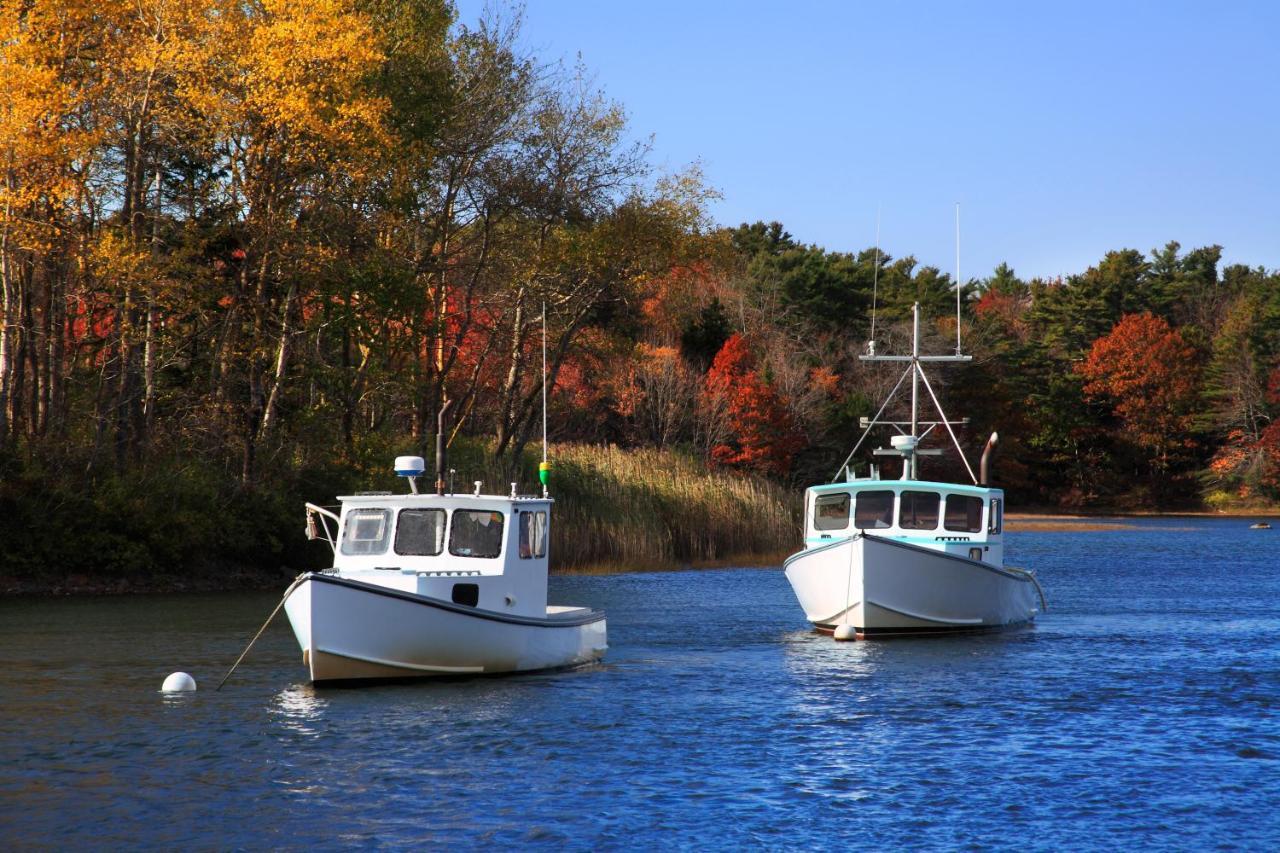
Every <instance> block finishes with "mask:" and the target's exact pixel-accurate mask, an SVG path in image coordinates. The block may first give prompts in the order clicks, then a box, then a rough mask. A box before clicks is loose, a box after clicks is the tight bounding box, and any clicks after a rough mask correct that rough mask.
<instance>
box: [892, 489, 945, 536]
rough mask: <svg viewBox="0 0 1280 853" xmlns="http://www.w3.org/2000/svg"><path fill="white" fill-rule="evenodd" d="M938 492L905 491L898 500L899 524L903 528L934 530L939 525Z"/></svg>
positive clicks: (939, 500)
mask: <svg viewBox="0 0 1280 853" xmlns="http://www.w3.org/2000/svg"><path fill="white" fill-rule="evenodd" d="M941 501H942V496H941V495H939V494H938V493H937V492H903V493H902V500H901V501H899V502H898V525H899V526H900V527H901V528H902V529H903V530H933V529H934V528H935V527H937V526H938V504H939V503H940V502H941Z"/></svg>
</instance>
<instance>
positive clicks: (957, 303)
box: [956, 202, 962, 355]
mask: <svg viewBox="0 0 1280 853" xmlns="http://www.w3.org/2000/svg"><path fill="white" fill-rule="evenodd" d="M960 287H961V282H960V202H956V355H960V353H961V352H962V350H961V349H960Z"/></svg>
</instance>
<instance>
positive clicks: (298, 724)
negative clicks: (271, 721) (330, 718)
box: [272, 684, 329, 737]
mask: <svg viewBox="0 0 1280 853" xmlns="http://www.w3.org/2000/svg"><path fill="white" fill-rule="evenodd" d="M272 704H273V707H272V712H273V713H274V714H275V716H276V717H277V718H278V719H279V720H280V723H281V725H283V726H284V727H285V728H286V729H289V730H290V731H293V732H297V733H298V734H301V735H305V736H307V737H315V736H317V735H318V734H319V733H320V732H319V728H318V726H317V724H318V723H320V722H321V721H322V720H323V719H324V713H325V710H326V709H327V708H328V707H329V700H328V699H325V698H324V697H322V696H319V695H317V694H316V690H315V688H314V687H312V686H311V685H310V684H295V685H293V686H291V687H286V688H285V689H284V690H281V691H280V692H279V693H277V694H276V695H275V700H274V702H273V703H272Z"/></svg>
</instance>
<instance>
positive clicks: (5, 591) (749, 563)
mask: <svg viewBox="0 0 1280 853" xmlns="http://www.w3.org/2000/svg"><path fill="white" fill-rule="evenodd" d="M1142 518H1234V519H1239V520H1240V521H1241V522H1244V521H1247V520H1250V519H1258V520H1265V519H1277V520H1278V521H1280V508H1271V509H1265V508H1263V509H1248V510H1245V509H1233V510H1224V511H1214V510H1201V511H1195V510H1182V511H1178V512H1130V513H1115V512H1101V511H1099V512H1075V513H1067V512H1061V511H1054V510H1044V511H1037V510H1031V511H1024V512H1010V513H1006V514H1005V530H1007V531H1008V532H1010V533H1032V532H1035V533H1050V532H1062V533H1094V532H1109V531H1121V530H1132V529H1134V528H1136V527H1137V526H1138V525H1136V524H1134V523H1132V521H1133V520H1136V519H1142ZM790 553H791V552H790V551H788V550H775V551H770V552H768V553H754V552H744V553H739V554H731V555H728V556H724V557H717V558H715V559H702V560H692V561H690V560H665V561H662V562H654V563H644V564H640V563H636V562H631V561H626V562H623V561H617V562H602V563H597V564H593V565H581V564H579V565H569V566H565V567H561V568H557V569H555V570H554V571H553V574H554V575H613V574H633V573H638V572H667V571H672V572H674V571H688V570H691V569H695V570H696V569H721V568H773V567H777V566H779V565H781V564H782V561H783V560H785V559H786V557H787V556H788V554H790ZM311 568H319V567H318V566H317V567H311ZM305 570H306V569H303V570H302V571H305ZM297 573H298V572H297V571H295V570H293V569H290V568H287V567H284V566H280V567H277V568H274V569H267V568H255V567H246V566H238V567H228V568H226V569H225V570H222V571H215V572H208V571H205V572H200V573H196V574H192V575H187V576H184V575H164V576H159V577H151V578H132V579H124V578H95V577H92V576H90V575H87V574H70V575H67V576H66V577H63V578H58V579H55V580H52V581H50V580H47V579H46V580H43V581H41V580H31V579H23V578H14V577H9V576H5V575H0V596H5V597H22V596H54V597H61V596H93V595H141V594H183V593H208V592H251V591H270V590H283V589H284V588H285V586H287V585H288V583H289V581H290V580H292V579H293V577H295V576H296V574H297Z"/></svg>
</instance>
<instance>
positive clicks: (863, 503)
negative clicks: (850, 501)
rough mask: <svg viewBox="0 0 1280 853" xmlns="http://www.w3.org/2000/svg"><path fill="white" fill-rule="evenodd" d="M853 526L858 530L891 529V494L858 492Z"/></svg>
mask: <svg viewBox="0 0 1280 853" xmlns="http://www.w3.org/2000/svg"><path fill="white" fill-rule="evenodd" d="M853 526H854V527H856V528H858V529H859V530H883V529H884V528H886V527H893V492H858V500H857V502H856V503H855V504H854V507H853Z"/></svg>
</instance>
